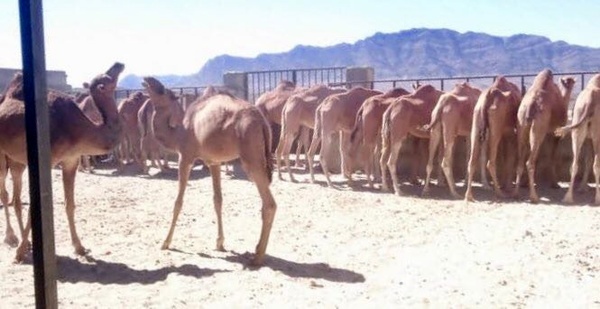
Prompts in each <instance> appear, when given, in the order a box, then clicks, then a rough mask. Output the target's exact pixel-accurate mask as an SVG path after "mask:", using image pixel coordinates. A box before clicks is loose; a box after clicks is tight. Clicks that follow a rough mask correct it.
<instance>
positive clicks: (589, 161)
mask: <svg viewBox="0 0 600 309" xmlns="http://www.w3.org/2000/svg"><path fill="white" fill-rule="evenodd" d="M590 148H593V147H586V145H585V142H584V143H583V146H582V149H581V151H580V152H579V153H580V154H581V157H582V158H581V160H582V161H583V172H582V173H581V174H582V175H581V181H580V182H579V185H578V186H577V188H576V191H577V192H586V191H587V190H588V189H589V187H588V182H589V179H590V172H591V171H592V165H593V164H594V158H593V156H594V155H593V152H592V150H591V149H590ZM590 152H591V153H590Z"/></svg>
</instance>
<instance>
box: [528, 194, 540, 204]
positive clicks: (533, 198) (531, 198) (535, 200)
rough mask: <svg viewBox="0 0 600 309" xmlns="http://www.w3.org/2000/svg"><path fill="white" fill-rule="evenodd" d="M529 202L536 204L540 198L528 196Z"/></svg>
mask: <svg viewBox="0 0 600 309" xmlns="http://www.w3.org/2000/svg"><path fill="white" fill-rule="evenodd" d="M529 202H530V203H531V204H537V203H539V202H540V197H539V196H530V197H529Z"/></svg>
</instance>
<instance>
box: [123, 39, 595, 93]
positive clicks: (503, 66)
mask: <svg viewBox="0 0 600 309" xmlns="http://www.w3.org/2000/svg"><path fill="white" fill-rule="evenodd" d="M332 66H347V67H350V66H371V67H373V68H374V69H375V78H376V79H389V78H413V77H422V78H425V77H450V76H458V75H462V76H465V75H495V74H515V73H534V72H538V71H540V70H542V69H544V68H550V69H551V70H553V71H557V72H568V71H595V70H598V69H600V48H593V47H587V46H581V45H573V44H568V43H567V42H565V41H560V40H559V41H551V40H550V39H549V38H547V37H544V36H540V35H529V34H515V35H511V36H508V37H502V36H494V35H489V34H486V33H480V32H474V31H467V32H464V33H460V32H457V31H454V30H450V29H428V28H413V29H409V30H403V31H399V32H394V33H382V32H376V33H375V34H373V35H371V36H369V37H366V38H364V39H360V40H358V41H356V42H354V43H338V44H335V45H331V46H325V47H316V46H310V45H303V44H299V45H296V46H295V47H293V48H292V49H290V50H289V51H287V52H282V53H261V54H259V55H257V56H256V57H237V56H232V55H228V54H224V55H220V56H217V57H214V58H212V59H210V60H208V61H207V62H206V63H205V64H204V65H203V66H202V67H201V69H200V70H199V71H198V72H197V73H194V74H191V75H173V74H169V75H163V76H157V77H158V78H159V79H161V80H163V82H164V83H165V84H166V85H167V86H170V87H176V86H199V85H206V84H221V83H222V75H223V73H224V72H227V71H258V70H277V69H294V68H298V69H301V68H318V67H332ZM140 82H141V77H140V76H137V75H133V74H130V75H127V76H125V77H124V78H123V79H122V80H121V81H120V83H119V86H120V87H122V88H139V85H140Z"/></svg>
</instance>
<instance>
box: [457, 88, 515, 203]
mask: <svg viewBox="0 0 600 309" xmlns="http://www.w3.org/2000/svg"><path fill="white" fill-rule="evenodd" d="M520 103H521V91H520V90H519V87H517V85H515V84H513V83H511V82H509V81H508V80H506V78H505V77H503V76H498V77H496V78H495V79H494V82H493V83H492V85H491V86H490V87H489V88H487V89H485V90H484V91H483V92H482V93H481V94H480V95H479V99H478V100H477V103H476V104H475V108H474V110H473V117H472V119H473V120H472V125H471V135H470V146H471V150H470V151H469V162H468V164H467V181H466V184H467V190H466V192H465V201H474V198H473V191H472V185H473V176H474V174H475V169H476V164H477V162H478V161H479V157H480V153H481V152H482V151H483V152H484V153H485V152H487V153H489V155H488V156H487V158H485V159H483V160H482V162H483V164H485V166H486V167H487V169H488V171H489V173H490V176H491V177H492V182H493V186H494V192H495V194H496V196H499V197H504V193H503V192H502V189H501V187H500V182H499V181H498V178H499V177H498V175H497V168H498V166H497V162H496V159H497V158H498V147H499V145H500V143H501V142H502V141H504V140H507V139H509V138H511V137H514V136H515V130H516V125H517V124H516V121H517V120H516V119H517V110H518V108H519V104H520ZM486 150H487V151H486ZM480 162H481V161H480ZM507 166H511V165H507ZM505 168H506V167H505ZM485 181H486V180H485V175H484V170H483V168H482V182H484V183H485Z"/></svg>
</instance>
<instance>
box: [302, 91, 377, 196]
mask: <svg viewBox="0 0 600 309" xmlns="http://www.w3.org/2000/svg"><path fill="white" fill-rule="evenodd" d="M379 94H382V93H381V91H377V90H371V89H367V88H363V87H355V88H352V89H350V90H348V91H346V92H344V93H339V94H334V95H330V96H328V97H327V98H325V100H323V103H321V105H320V106H319V107H318V108H317V110H316V111H315V130H314V133H313V139H312V141H311V144H310V148H309V150H308V155H307V157H308V169H309V172H310V180H311V182H312V183H314V182H315V175H314V171H313V160H314V155H315V154H316V152H317V147H318V145H319V143H320V144H321V154H326V153H328V148H329V147H332V146H333V145H332V142H331V137H332V135H333V134H334V133H337V132H339V133H340V146H339V147H340V155H341V159H342V160H341V167H342V173H343V174H344V175H345V176H346V178H348V182H349V183H350V184H352V165H353V163H354V162H349V157H348V156H347V155H346V154H347V151H346V149H347V147H348V144H349V140H350V133H351V132H352V129H353V128H354V121H355V119H356V113H357V112H358V110H359V109H360V107H361V105H362V104H363V103H364V102H365V100H366V99H368V98H370V97H372V96H374V95H379ZM320 162H321V167H322V169H323V173H324V174H325V179H326V180H327V186H329V187H331V186H332V184H331V179H330V175H329V169H328V167H327V163H328V162H327V157H326V155H321V157H320Z"/></svg>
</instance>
